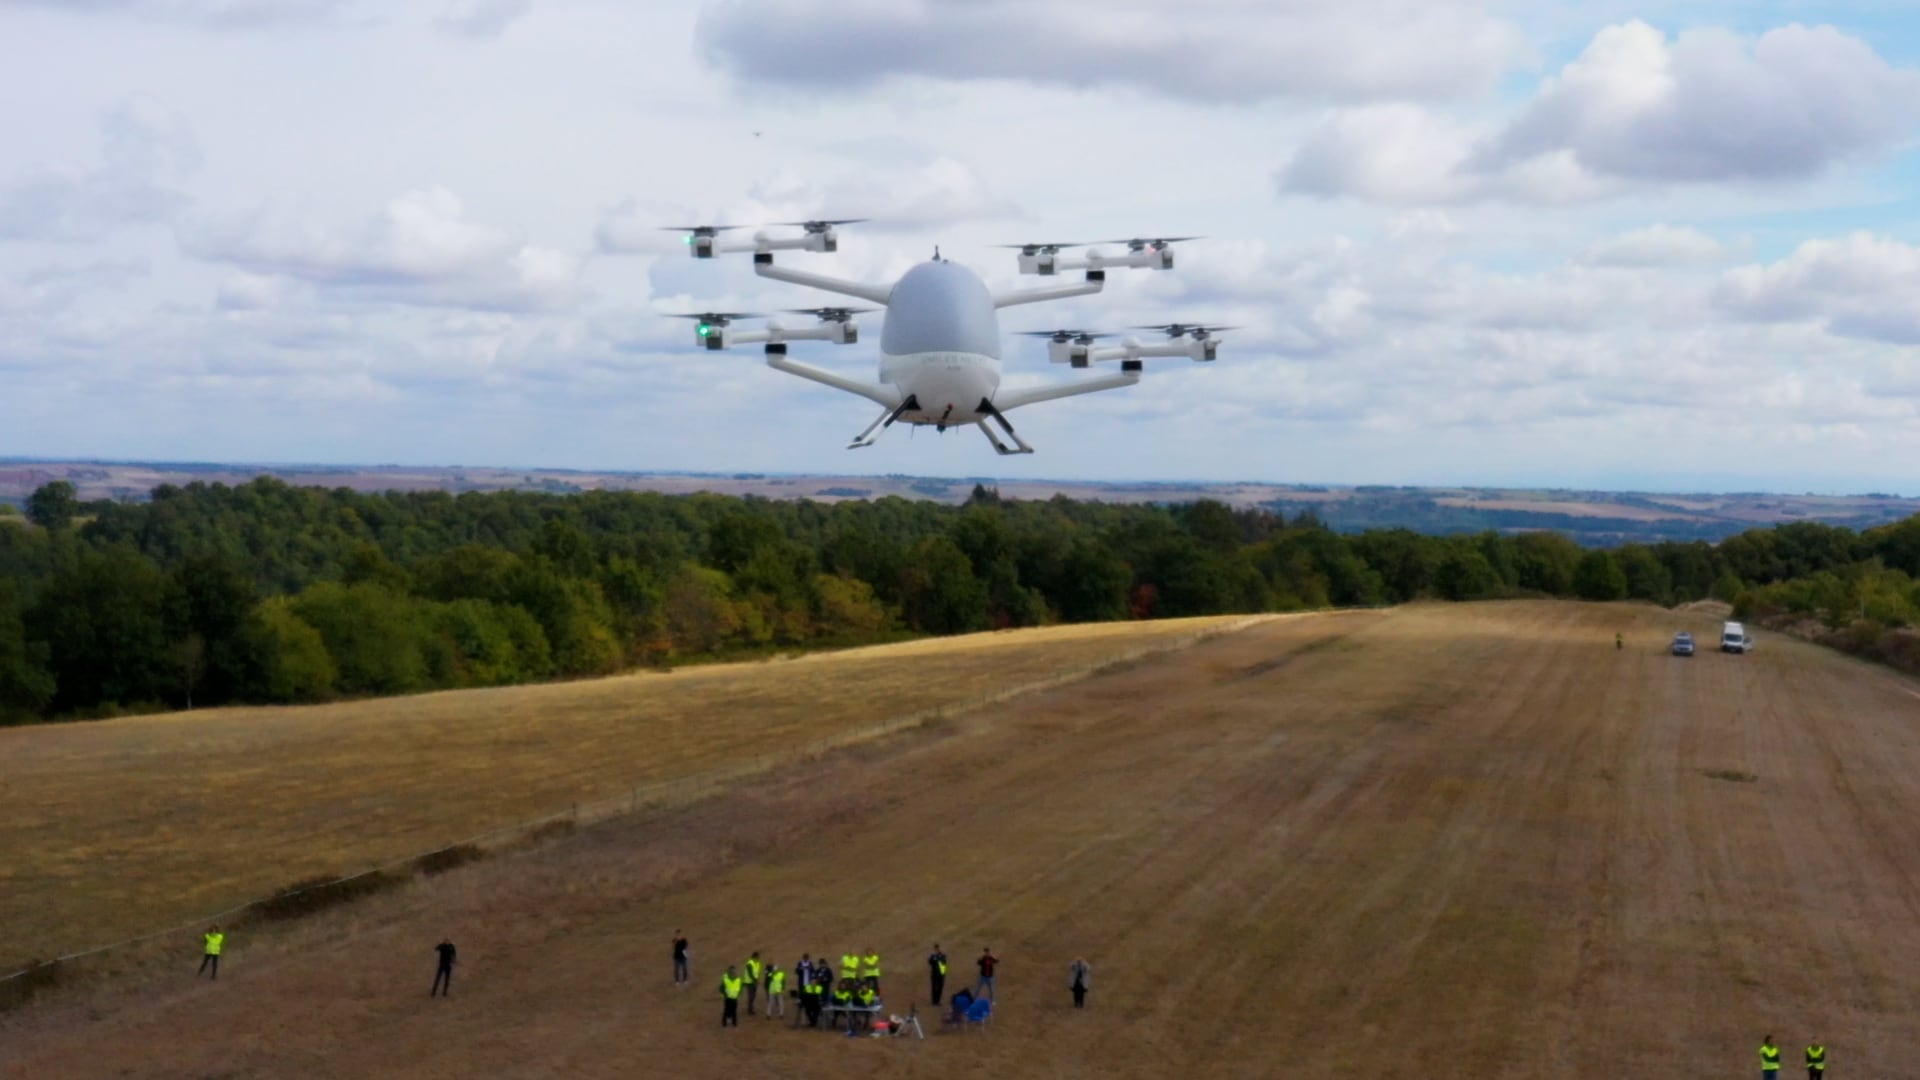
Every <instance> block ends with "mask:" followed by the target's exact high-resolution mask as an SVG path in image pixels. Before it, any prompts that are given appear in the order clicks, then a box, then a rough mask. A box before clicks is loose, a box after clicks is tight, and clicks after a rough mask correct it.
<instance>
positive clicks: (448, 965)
mask: <svg viewBox="0 0 1920 1080" xmlns="http://www.w3.org/2000/svg"><path fill="white" fill-rule="evenodd" d="M433 951H434V952H437V953H439V954H440V966H439V967H437V968H435V969H434V972H433V989H432V990H429V991H427V996H428V997H433V996H434V995H436V994H438V995H439V996H441V997H446V996H447V995H448V994H451V993H453V952H454V950H453V939H452V938H442V939H441V940H440V944H438V945H435V946H434V947H433Z"/></svg>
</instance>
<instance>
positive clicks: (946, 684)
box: [0, 619, 1235, 970]
mask: <svg viewBox="0 0 1920 1080" xmlns="http://www.w3.org/2000/svg"><path fill="white" fill-rule="evenodd" d="M1234 621H1235V620H1231V619H1192V620H1170V621H1167V622H1156V623H1127V624H1121V623H1114V624H1103V625H1093V626H1070V627H1053V628H1047V629H1041V630H1033V631H1017V632H1006V633H991V634H976V635H971V636H968V637H963V638H948V639H938V640H929V641H919V642H911V643H906V644H902V645H890V646H880V647H875V648H868V649H854V650H848V651H845V652H838V653H823V654H818V655H813V656H808V657H805V658H802V659H798V660H791V661H775V662H768V663H749V664H730V665H715V666H710V667H696V668H686V669H682V670H679V671H676V672H674V673H672V674H667V675H660V674H642V675H630V676H623V677H618V678H611V679H602V680H596V681H591V682H578V683H570V684H563V685H558V686H527V687H510V688H504V689H497V690H481V691H456V692H448V693H438V694H425V695H420V696H415V697H406V698H391V699H385V700H377V701H363V702H352V703H346V704H338V705H325V706H315V707H307V708H290V709H263V708H233V709H213V710H202V711H199V712H192V713H175V714H170V715H165V716H155V717H137V718H128V719H122V720H114V721H107V722H102V723H85V724H62V725H47V726H37V727H22V728H6V729H0V791H5V792H6V793H7V795H6V803H7V810H6V813H5V814H0V852H5V853H6V857H5V858H0V966H5V965H8V964H11V963H12V962H14V961H20V960H26V959H29V958H32V957H40V958H45V957H47V956H48V955H49V954H50V953H51V952H52V951H53V950H55V949H58V950H60V951H63V952H64V951H73V950H76V949H80V948H84V947H88V946H91V945H97V944H103V943H105V942H107V941H111V940H116V939H117V938H119V937H124V936H127V935H130V934H136V933H140V932H143V931H150V930H154V929H158V928H160V927H163V926H167V925H170V924H171V923H173V922H175V921H178V920H182V919H190V918H194V917H197V916H199V915H201V914H205V913H208V912H211V911H215V910H219V909H221V908H224V907H226V906H228V905H231V904H235V903H241V902H244V901H245V900H247V899H249V898H251V897H254V896H259V895H262V894H264V893H266V892H270V891H272V890H273V889H275V888H278V887H280V886H282V885H285V884H287V883H289V882H291V881H294V880H296V879H299V878H303V877H306V876H309V875H313V874H321V873H333V872H347V871H354V870H359V869H363V868H365V867H366V866H369V865H371V864H372V863H374V862H376V861H380V860H385V859H392V858H398V857H404V856H406V855H409V854H413V853H417V852H420V851H424V850H427V849H429V848H432V847H435V846H438V845H440V844H444V843H449V842H452V841H456V840H462V839H465V838H467V837H469V836H472V835H474V834H477V833H481V832H485V831H487V830H490V829H494V828H497V827H500V826H503V825H511V824H513V823H515V822H518V821H522V820H526V819H530V818H538V817H541V816H544V815H548V814H552V813H554V812H556V811H560V810H564V809H566V808H567V807H568V805H569V804H571V803H576V802H578V803H588V802H591V801H593V800H596V799H606V798H609V797H617V796H619V794H620V793H622V792H627V791H630V790H632V789H633V788H634V787H635V786H636V785H646V784H650V783H659V782H661V781H667V780H672V779H673V778H675V777H684V776H687V775H689V774H697V773H700V772H702V771H704V770H710V769H718V768H726V767H732V766H739V765H741V764H743V763H744V764H749V765H751V764H752V763H754V762H756V761H762V760H765V759H767V758H769V757H770V756H771V757H778V756H786V755H792V754H795V753H797V752H799V751H802V750H804V749H805V748H806V747H807V746H808V745H810V744H812V743H814V742H817V741H818V740H820V739H823V738H827V737H831V736H836V735H845V734H847V733H850V732H856V731H858V730H859V729H860V728H862V727H863V726H866V725H872V724H875V723H879V722H882V721H885V720H887V719H889V718H893V717H898V716H901V715H903V714H908V713H913V712H915V711H918V710H922V709H928V708H934V707H939V706H946V705H957V704H965V703H968V702H971V701H976V700H979V699H980V698H982V697H985V696H987V695H990V694H993V693H995V692H997V691H1001V690H1004V689H1006V688H1008V687H1013V686H1019V685H1021V684H1027V683H1032V682H1035V681H1038V680H1044V679H1047V678H1049V677H1052V676H1056V675H1059V674H1061V673H1063V672H1072V671H1075V670H1080V669H1084V668H1086V667H1089V666H1092V665H1096V664H1099V663H1101V662H1103V661H1105V660H1108V659H1110V658H1112V657H1114V656H1116V655H1120V654H1124V653H1127V652H1129V651H1131V650H1135V649H1138V648H1142V647H1147V646H1152V645H1154V644H1156V643H1162V642H1169V641H1174V640H1177V639H1180V638H1183V637H1185V636H1188V635H1191V634H1193V633H1195V632H1196V631H1197V630H1199V629H1202V628H1205V627H1209V626H1217V625H1226V624H1229V623H1231V622H1234ZM7 970H11V968H7Z"/></svg>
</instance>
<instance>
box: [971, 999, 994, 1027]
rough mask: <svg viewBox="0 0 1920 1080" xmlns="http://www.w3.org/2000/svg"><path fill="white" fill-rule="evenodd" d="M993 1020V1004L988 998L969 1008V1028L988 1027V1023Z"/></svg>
mask: <svg viewBox="0 0 1920 1080" xmlns="http://www.w3.org/2000/svg"><path fill="white" fill-rule="evenodd" d="M991 1019H993V1002H991V1001H988V1000H987V999H986V998H981V999H980V1000H979V1001H976V1002H974V1003H973V1004H972V1005H969V1006H967V1026H968V1027H986V1026H987V1021H989V1020H991Z"/></svg>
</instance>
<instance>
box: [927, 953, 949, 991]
mask: <svg viewBox="0 0 1920 1080" xmlns="http://www.w3.org/2000/svg"><path fill="white" fill-rule="evenodd" d="M927 981H928V982H931V983H932V984H933V1003H934V1004H935V1005H938V1004H940V992H941V991H943V990H945V989H946V988H947V954H946V953H943V952H941V951H940V943H939V942H937V941H936V942H934V943H933V952H931V953H929V954H928V955H927Z"/></svg>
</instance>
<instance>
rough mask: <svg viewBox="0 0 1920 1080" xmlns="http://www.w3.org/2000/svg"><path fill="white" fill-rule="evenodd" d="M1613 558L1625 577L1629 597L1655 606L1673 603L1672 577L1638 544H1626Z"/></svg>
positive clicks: (1662, 564) (1663, 566)
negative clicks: (1650, 602)
mask: <svg viewBox="0 0 1920 1080" xmlns="http://www.w3.org/2000/svg"><path fill="white" fill-rule="evenodd" d="M1613 557H1614V560H1615V561H1616V562H1618V563H1619V564H1620V572H1621V573H1622V574H1623V575H1624V576H1625V577H1626V582H1627V595H1628V596H1629V597H1631V598H1633V599H1635V600H1651V601H1653V602H1654V603H1656V604H1669V603H1672V602H1673V575H1672V574H1670V573H1669V572H1668V571H1667V567H1666V565H1665V564H1664V563H1662V562H1661V561H1660V560H1659V559H1657V558H1655V557H1654V554H1653V552H1651V551H1649V550H1647V549H1646V548H1644V547H1642V546H1640V545H1639V544H1628V545H1626V546H1625V547H1622V548H1620V549H1619V550H1617V551H1615V552H1614V553H1613Z"/></svg>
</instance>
